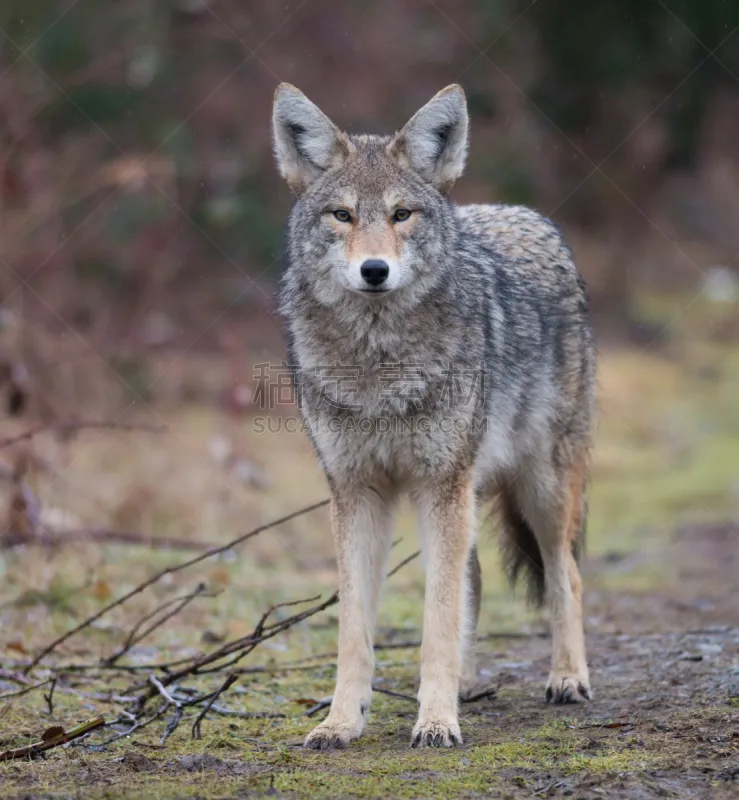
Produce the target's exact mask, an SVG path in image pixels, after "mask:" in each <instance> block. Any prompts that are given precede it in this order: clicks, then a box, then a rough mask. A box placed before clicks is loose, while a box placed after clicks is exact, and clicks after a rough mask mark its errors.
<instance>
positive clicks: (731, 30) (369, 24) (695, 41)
mask: <svg viewBox="0 0 739 800" xmlns="http://www.w3.org/2000/svg"><path fill="white" fill-rule="evenodd" d="M737 26H739V4H736V3H733V2H729V1H728V0H666V2H662V1H661V0H647V2H638V0H622V2H619V3H592V2H586V1H585V0H568V1H567V2H556V0H538V2H537V0H534V2H531V0H497V1H496V2H492V0H460V1H458V2H452V0H433V2H432V0H406V1H405V2H402V3H399V2H391V1H390V0H380V2H375V3H361V2H346V3H335V2H331V3H329V2H327V0H305V2H302V1H301V0H294V1H293V0H291V1H290V2H289V3H268V2H259V1H258V0H157V1H156V2H155V0H111V2H107V3H99V2H94V1H93V0H5V1H4V2H3V3H2V8H0V117H1V118H2V120H3V124H2V126H1V127H0V189H1V194H0V276H1V277H0V302H1V303H2V316H1V317H0V331H1V332H0V347H2V348H3V352H2V353H0V356H2V358H3V359H4V361H3V371H4V374H5V375H6V376H7V375H9V374H11V373H12V374H13V375H14V376H15V380H16V382H18V381H21V380H31V379H33V380H35V381H36V382H40V383H43V382H44V381H46V383H48V384H49V385H48V386H47V387H46V390H45V391H41V392H37V395H38V396H43V397H44V398H45V399H44V400H43V402H42V403H41V406H42V407H41V408H40V411H41V413H45V414H46V415H47V416H54V415H55V414H58V413H59V410H58V409H56V410H55V403H56V405H57V406H58V405H59V404H60V403H61V402H62V398H63V397H77V398H78V399H79V398H89V396H90V391H91V389H92V388H94V389H95V391H102V389H101V388H100V386H99V384H97V383H96V384H94V386H93V384H91V383H89V381H88V378H89V376H90V374H91V372H92V371H93V370H92V367H93V365H96V364H97V367H99V368H102V369H103V371H104V372H110V371H111V370H112V371H113V373H115V374H116V375H117V376H118V377H119V378H120V379H121V381H120V382H122V383H123V384H124V385H125V387H127V389H128V390H130V391H129V399H131V398H134V399H135V398H140V399H143V400H147V401H149V400H151V399H153V398H154V397H155V396H156V391H155V390H154V387H153V386H152V379H151V363H152V359H154V360H155V359H156V358H157V354H158V353H161V352H163V351H165V350H172V349H174V350H178V351H180V352H185V351H186V352H187V353H188V354H189V355H191V356H197V355H198V354H201V355H203V356H204V355H205V354H208V353H214V352H219V353H221V354H224V355H225V356H226V361H227V362H228V364H229V367H228V373H229V376H230V377H229V378H228V379H227V381H226V383H227V384H228V385H229V386H230V385H233V386H240V385H242V384H243V383H244V381H245V380H246V378H245V373H246V372H248V370H246V368H245V367H244V364H246V363H247V362H248V360H249V357H250V356H251V357H253V358H256V357H263V356H264V355H265V354H266V353H271V352H274V351H275V350H279V348H280V347H281V344H280V342H281V339H280V328H279V324H278V321H277V320H276V319H275V318H274V302H273V297H274V285H275V280H276V278H277V277H278V275H279V270H280V263H281V255H280V251H281V244H282V242H281V236H282V233H281V231H282V224H283V220H284V217H285V214H286V212H287V209H288V206H289V197H288V192H287V189H286V188H285V187H284V185H283V184H282V182H281V181H280V180H279V179H278V177H277V175H276V171H275V169H274V166H273V163H272V157H271V152H270V143H269V127H268V122H269V114H270V104H271V98H272V93H273V91H274V88H275V86H276V85H277V83H278V82H280V81H290V82H293V83H295V84H297V85H299V86H300V87H301V88H302V89H303V90H304V91H305V92H306V93H307V94H308V95H309V96H310V97H311V98H312V99H314V100H315V101H316V102H317V103H318V104H319V105H320V106H321V107H322V108H323V109H324V110H325V111H326V112H327V113H328V114H329V115H330V116H331V117H332V118H333V119H334V120H335V121H336V122H337V123H338V124H339V125H340V126H342V127H345V128H347V129H348V130H351V131H360V130H373V131H385V130H391V129H395V128H397V127H399V126H400V125H401V124H402V123H403V122H404V121H405V120H406V118H408V117H409V115H410V114H411V113H413V112H414V111H415V110H416V108H417V107H419V106H420V105H421V104H422V103H423V102H425V100H426V99H428V97H430V96H431V95H432V94H433V93H434V92H435V91H437V90H438V89H439V88H440V87H442V86H444V85H446V84H447V83H450V82H452V81H460V82H461V83H462V84H463V85H464V87H465V89H466V91H467V93H468V97H469V104H470V110H471V114H472V149H471V155H470V163H469V168H468V170H467V174H466V176H465V178H464V179H463V180H462V181H461V182H460V184H459V185H458V187H457V189H456V190H455V197H456V198H457V199H459V200H460V201H463V202H464V201H473V202H493V201H506V202H514V203H527V204H531V205H533V206H535V207H536V208H538V209H539V210H541V211H542V212H544V213H545V214H549V215H551V216H552V217H553V218H554V219H555V220H556V221H557V222H558V223H560V224H561V225H562V226H563V227H564V228H565V230H566V232H567V234H568V237H569V239H570V241H571V244H572V245H573V248H574V250H575V255H576V258H577V260H578V263H579V265H580V268H581V270H582V271H583V273H584V274H585V276H586V278H587V280H588V282H589V283H590V286H591V293H592V298H593V307H594V313H595V317H596V324H597V325H598V327H599V330H600V331H601V334H602V336H603V337H604V338H605V339H608V337H615V338H616V339H617V340H619V341H620V340H624V339H625V340H630V341H632V342H633V341H636V342H638V343H639V344H641V345H643V344H647V343H650V342H652V341H653V340H655V339H656V338H659V337H662V336H664V335H666V334H665V332H664V331H663V326H662V325H659V324H655V322H654V320H653V319H651V317H650V313H649V311H648V308H647V307H648V305H649V304H645V303H644V301H643V298H644V297H645V296H651V295H652V294H654V293H656V294H658V295H662V294H665V293H667V294H670V293H687V296H688V297H691V296H692V294H691V293H693V294H694V293H695V292H698V291H701V290H702V287H705V286H706V285H708V284H710V287H713V288H712V289H711V290H712V291H718V292H719V293H726V292H729V293H731V292H734V291H735V286H736V275H737V272H736V268H737V267H736V265H737V255H739V226H737V224H736V220H737V219H739V190H738V189H737V187H738V186H739V140H738V137H737V135H736V131H737V130H739V81H737V75H739V34H737ZM253 358H252V360H253ZM175 372H176V368H175ZM190 388H191V390H192V391H196V390H195V389H194V388H192V387H190ZM183 391H185V392H187V391H188V390H187V388H185V389H184V390H183ZM54 396H56V401H55V400H54V399H53V398H54ZM232 400H234V399H233V398H232ZM243 400H244V397H242V398H241V400H239V398H238V397H237V398H235V400H234V402H241V401H243Z"/></svg>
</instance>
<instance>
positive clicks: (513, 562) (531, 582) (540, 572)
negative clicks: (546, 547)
mask: <svg viewBox="0 0 739 800" xmlns="http://www.w3.org/2000/svg"><path fill="white" fill-rule="evenodd" d="M498 505H499V512H500V524H501V531H500V549H501V552H502V554H503V569H504V570H505V573H506V575H507V576H508V580H509V581H510V582H511V585H512V586H513V585H515V583H516V581H517V580H518V578H519V577H523V579H524V581H525V582H526V591H527V594H528V598H529V601H530V602H531V603H532V604H533V605H535V606H537V607H541V606H543V605H544V559H543V558H542V556H541V550H540V549H539V543H538V542H537V541H536V536H534V532H533V531H532V530H531V527H530V526H529V524H528V522H526V520H525V519H524V518H523V515H522V514H521V511H520V510H519V507H518V504H517V503H516V500H515V498H514V497H513V493H512V492H510V491H505V490H504V491H502V492H501V493H500V496H499V497H498Z"/></svg>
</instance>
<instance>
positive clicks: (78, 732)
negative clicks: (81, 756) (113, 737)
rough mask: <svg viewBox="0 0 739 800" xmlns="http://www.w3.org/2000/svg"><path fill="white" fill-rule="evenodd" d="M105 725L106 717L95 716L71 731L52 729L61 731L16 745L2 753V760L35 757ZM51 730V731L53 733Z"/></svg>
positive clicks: (0, 756)
mask: <svg viewBox="0 0 739 800" xmlns="http://www.w3.org/2000/svg"><path fill="white" fill-rule="evenodd" d="M103 725H105V718H104V717H95V719H91V720H88V721H87V722H83V723H82V724H81V725H77V726H76V727H74V728H72V729H71V730H69V731H64V729H63V728H58V729H51V731H53V730H59V731H61V733H58V734H56V735H50V736H49V737H48V738H42V739H41V741H40V742H34V743H33V744H27V745H24V746H23V747H16V748H15V749H14V750H6V751H5V752H4V753H0V761H13V760H15V759H18V758H35V757H36V756H38V755H39V754H40V753H43V752H44V751H45V750H51V748H52V747H59V745H61V744H66V743H67V742H71V741H72V739H79V738H80V736H85V735H86V734H88V733H90V732H91V731H94V730H96V729H97V728H102V727H103ZM51 731H49V732H50V733H51Z"/></svg>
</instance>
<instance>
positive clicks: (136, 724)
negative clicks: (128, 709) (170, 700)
mask: <svg viewBox="0 0 739 800" xmlns="http://www.w3.org/2000/svg"><path fill="white" fill-rule="evenodd" d="M168 708H169V706H168V705H167V704H166V703H163V704H162V706H161V708H160V709H159V710H158V711H156V712H155V713H154V714H152V715H151V716H150V717H149V718H148V719H144V720H139V721H138V722H134V724H133V725H132V726H131V727H130V728H129V729H128V730H127V731H124V732H123V733H117V734H116V735H115V736H111V737H110V738H109V739H106V740H105V741H104V742H100V743H99V744H97V745H95V749H96V750H98V749H102V748H103V747H105V746H106V745H109V744H113V742H117V741H118V740H119V739H125V738H126V737H127V736H130V735H131V734H132V733H134V732H135V731H139V730H141V729H142V728H145V727H146V726H147V725H151V723H152V722H156V720H158V719H159V717H161V716H162V715H163V714H164V713H165V712H166V711H167V709H168ZM126 716H127V717H129V718H130V717H131V715H130V714H126ZM111 725H115V723H111Z"/></svg>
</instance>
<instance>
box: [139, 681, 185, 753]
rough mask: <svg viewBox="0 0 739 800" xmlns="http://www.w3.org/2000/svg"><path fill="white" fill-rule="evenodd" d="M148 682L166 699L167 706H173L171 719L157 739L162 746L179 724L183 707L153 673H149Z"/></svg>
mask: <svg viewBox="0 0 739 800" xmlns="http://www.w3.org/2000/svg"><path fill="white" fill-rule="evenodd" d="M149 683H150V684H151V685H152V686H153V687H154V688H155V689H156V690H157V691H158V692H159V694H160V695H161V696H162V697H163V698H164V699H165V700H166V701H167V703H168V706H174V714H173V715H172V719H171V720H170V721H169V722H168V723H167V727H166V729H165V731H164V733H163V734H162V738H161V739H160V740H159V744H160V745H162V746H163V745H164V743H165V742H166V741H167V739H169V737H170V736H171V735H172V734H173V733H174V732H175V731H176V730H177V726H178V725H179V724H180V720H181V719H182V714H183V712H184V710H185V709H184V708H183V706H182V703H180V701H179V700H175V699H174V697H172V695H171V694H170V693H169V692H168V691H167V690H166V689H165V688H164V686H162V684H161V682H160V681H159V680H158V679H157V678H156V677H155V676H154V675H149ZM139 707H140V704H139Z"/></svg>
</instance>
